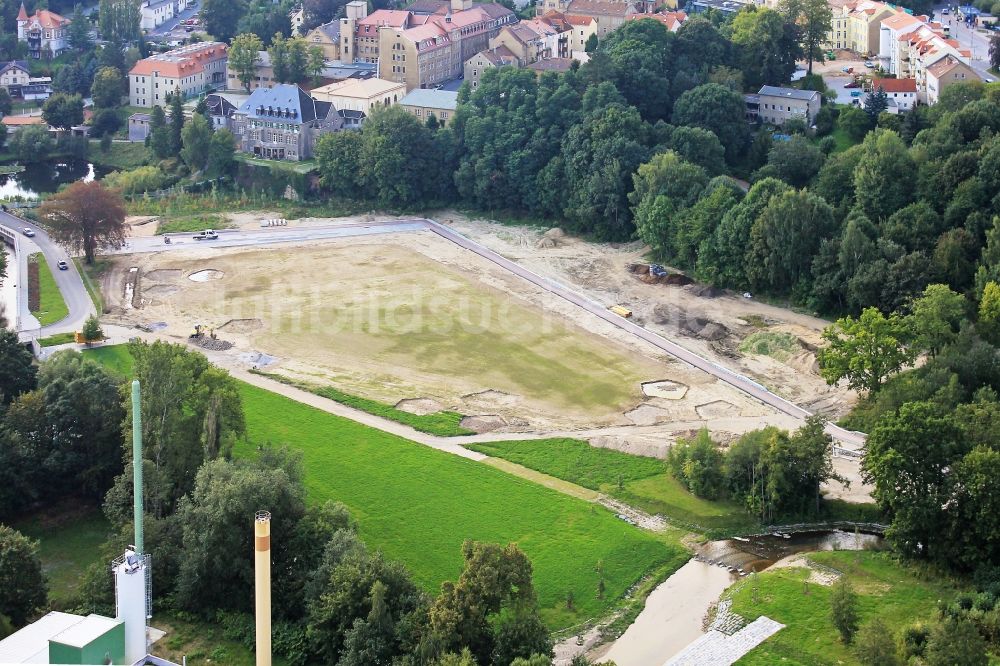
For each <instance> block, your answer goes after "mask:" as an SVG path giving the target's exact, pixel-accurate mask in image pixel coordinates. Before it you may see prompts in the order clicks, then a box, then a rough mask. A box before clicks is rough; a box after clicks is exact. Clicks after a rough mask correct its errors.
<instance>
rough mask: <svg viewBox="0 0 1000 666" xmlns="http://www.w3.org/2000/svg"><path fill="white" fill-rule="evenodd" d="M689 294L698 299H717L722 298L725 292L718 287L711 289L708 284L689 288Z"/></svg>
mask: <svg viewBox="0 0 1000 666" xmlns="http://www.w3.org/2000/svg"><path fill="white" fill-rule="evenodd" d="M690 291H691V293H692V294H694V295H695V296H697V297H699V298H718V297H719V296H722V295H723V294H724V293H725V292H724V291H723V290H722V289H719V288H718V287H713V286H712V285H710V284H697V285H694V286H693V287H691V290H690Z"/></svg>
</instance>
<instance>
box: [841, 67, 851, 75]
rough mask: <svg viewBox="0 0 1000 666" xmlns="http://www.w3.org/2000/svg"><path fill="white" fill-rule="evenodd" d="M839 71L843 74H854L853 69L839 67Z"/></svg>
mask: <svg viewBox="0 0 1000 666" xmlns="http://www.w3.org/2000/svg"><path fill="white" fill-rule="evenodd" d="M840 71H842V72H843V73H844V74H851V73H852V72H854V68H853V67H841V68H840Z"/></svg>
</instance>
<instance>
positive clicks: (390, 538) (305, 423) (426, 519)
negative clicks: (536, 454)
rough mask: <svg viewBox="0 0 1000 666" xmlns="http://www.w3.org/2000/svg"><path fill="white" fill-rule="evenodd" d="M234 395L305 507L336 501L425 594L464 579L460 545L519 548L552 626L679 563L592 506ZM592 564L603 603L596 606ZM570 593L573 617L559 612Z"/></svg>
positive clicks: (284, 406)
mask: <svg viewBox="0 0 1000 666" xmlns="http://www.w3.org/2000/svg"><path fill="white" fill-rule="evenodd" d="M241 393H242V396H243V401H244V406H245V407H246V414H247V427H248V430H249V432H250V435H251V438H252V439H253V440H254V441H258V442H259V441H271V442H275V443H280V442H287V443H289V444H290V445H292V446H293V447H295V448H297V449H300V450H301V451H302V452H303V454H304V457H305V465H306V469H307V474H306V486H307V488H308V490H309V494H310V497H311V499H312V500H314V501H323V500H327V499H336V500H340V501H342V502H344V503H345V504H346V505H347V506H348V507H349V508H350V510H351V513H352V514H353V515H354V516H355V518H357V520H358V522H359V524H360V531H361V535H362V536H363V537H364V538H365V539H366V540H367V541H368V542H369V543H371V544H372V545H375V546H377V547H379V548H381V549H382V550H384V551H385V553H386V554H387V555H388V556H389V557H390V558H392V559H398V560H401V561H403V562H404V563H406V565H407V566H408V567H409V568H410V570H411V571H412V572H413V574H414V577H415V578H416V580H417V581H419V582H420V583H421V584H422V585H423V586H424V587H425V588H426V589H428V590H430V591H435V590H436V589H437V587H438V585H439V584H440V583H441V582H442V581H444V580H447V579H453V578H456V577H457V576H458V574H459V573H460V571H461V566H462V562H461V553H460V548H461V544H462V541H463V540H465V539H477V540H481V541H496V542H501V543H504V542H516V543H518V545H519V546H520V547H521V548H522V549H523V550H524V551H525V552H526V553H527V554H528V556H529V557H530V558H531V560H532V563H533V566H534V570H535V581H536V585H537V587H538V592H539V598H540V602H541V605H542V607H543V612H544V615H545V618H546V621H547V622H548V624H549V626H550V627H552V628H560V627H565V626H568V625H570V624H573V623H574V622H578V621H580V620H582V619H586V618H589V617H594V616H596V615H599V614H600V613H601V612H602V611H604V610H605V609H606V608H607V607H608V606H609V601H608V600H609V599H615V598H617V597H619V596H620V595H621V594H622V593H623V592H624V591H625V590H626V589H627V588H628V587H629V586H630V585H632V584H633V583H634V582H636V581H637V580H638V579H639V578H640V577H641V576H642V575H643V574H644V573H646V572H647V571H649V570H650V569H652V568H653V567H655V566H657V565H663V564H665V563H668V562H669V563H671V564H673V565H675V566H676V565H677V564H680V563H681V561H682V559H684V558H686V554H683V553H682V552H681V551H680V550H679V549H677V548H670V547H667V546H666V545H664V543H662V542H661V541H658V540H657V539H656V538H655V537H653V536H652V535H648V534H645V533H643V532H640V531H639V530H637V529H635V528H633V527H631V526H629V525H626V524H625V523H623V522H621V521H619V520H618V519H616V518H615V517H614V516H612V515H611V514H610V513H609V512H608V511H606V510H605V509H603V508H600V507H597V506H595V505H592V504H588V503H586V502H582V501H580V500H576V499H574V498H571V497H567V496H565V495H561V494H559V493H557V492H555V491H551V490H548V489H546V488H542V487H540V486H537V485H535V484H533V483H530V482H527V481H524V480H522V479H518V478H516V477H513V476H510V475H508V474H506V473H504V472H500V471H498V470H496V469H493V468H491V467H488V466H486V465H482V464H479V463H476V462H473V461H470V460H466V459H463V458H458V457H456V456H451V455H447V454H443V453H440V452H438V451H434V450H432V449H429V448H425V447H422V446H417V445H414V444H413V443H411V442H408V441H406V440H404V439H402V438H399V437H395V436H393V435H389V434H387V433H383V432H380V431H376V430H372V429H370V428H366V427H364V426H362V425H359V424H357V423H354V422H353V421H348V420H346V419H342V418H338V417H335V416H332V415H330V414H326V413H324V412H321V411H319V410H317V409H313V408H311V407H308V406H305V405H301V404H299V403H296V402H294V401H292V400H289V399H287V398H283V397H281V396H279V395H276V394H274V393H270V392H268V391H264V390H261V389H257V388H254V387H251V386H248V385H243V386H242V387H241ZM250 452H251V451H250V447H249V446H246V445H244V446H242V447H240V448H239V449H238V454H240V455H247V454H249V453H250ZM598 561H603V562H604V570H605V580H606V585H607V597H608V599H606V600H605V601H600V600H598V599H597V597H596V590H597V578H598V577H597V573H596V572H595V571H594V568H595V566H596V565H597V563H598ZM568 590H573V592H574V596H575V599H576V611H575V612H570V611H567V610H566V609H565V605H564V599H565V596H566V592H567V591H568Z"/></svg>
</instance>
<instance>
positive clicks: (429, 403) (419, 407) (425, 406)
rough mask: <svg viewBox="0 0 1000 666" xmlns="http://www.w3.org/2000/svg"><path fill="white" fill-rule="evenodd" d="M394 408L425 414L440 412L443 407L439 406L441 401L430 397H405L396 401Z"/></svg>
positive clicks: (419, 414)
mask: <svg viewBox="0 0 1000 666" xmlns="http://www.w3.org/2000/svg"><path fill="white" fill-rule="evenodd" d="M396 409H398V410H399V411H401V412H409V413H410V414H416V415H418V416H426V415H427V414H434V413H435V412H440V411H441V410H442V409H444V407H442V406H441V403H439V402H437V401H436V400H432V399H431V398H405V399H403V400H400V401H399V402H397V403H396ZM470 430H471V428H470Z"/></svg>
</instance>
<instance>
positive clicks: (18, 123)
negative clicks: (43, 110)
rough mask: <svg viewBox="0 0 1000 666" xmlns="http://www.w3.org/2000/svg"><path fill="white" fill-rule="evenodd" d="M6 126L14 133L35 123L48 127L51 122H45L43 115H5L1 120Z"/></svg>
mask: <svg viewBox="0 0 1000 666" xmlns="http://www.w3.org/2000/svg"><path fill="white" fill-rule="evenodd" d="M0 122H2V123H3V124H4V125H5V126H6V127H7V131H8V132H10V133H14V132H16V131H18V130H19V129H21V128H22V127H31V126H33V125H38V126H39V127H48V126H49V124H48V123H47V122H45V120H44V119H43V118H42V116H41V115H37V116H4V117H3V120H0Z"/></svg>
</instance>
